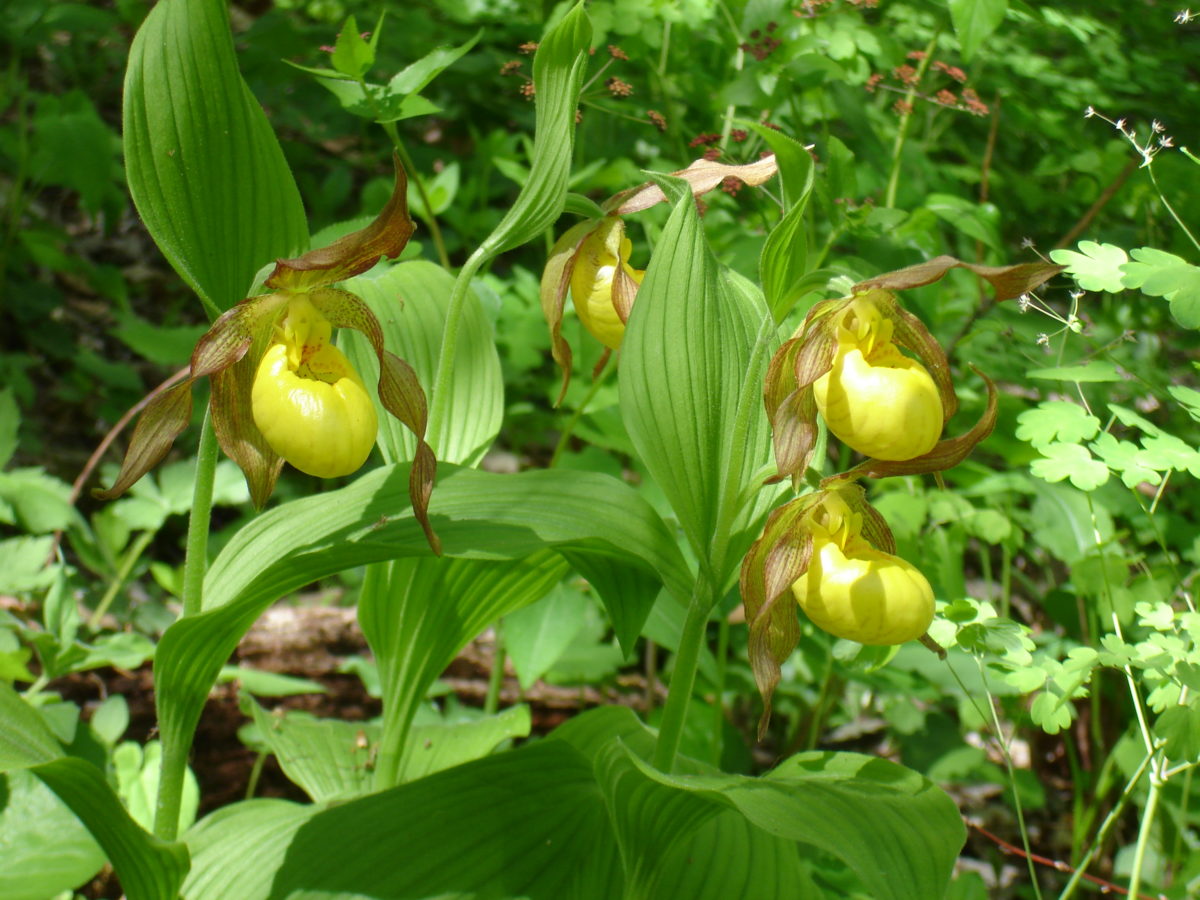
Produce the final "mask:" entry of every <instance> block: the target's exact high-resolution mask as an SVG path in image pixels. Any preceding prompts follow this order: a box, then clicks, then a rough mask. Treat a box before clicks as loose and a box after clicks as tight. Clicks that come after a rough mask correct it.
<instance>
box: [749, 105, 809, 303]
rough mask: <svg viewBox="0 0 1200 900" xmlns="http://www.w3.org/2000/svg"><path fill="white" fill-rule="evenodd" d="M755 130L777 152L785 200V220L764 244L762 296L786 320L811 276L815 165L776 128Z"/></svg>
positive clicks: (793, 141)
mask: <svg viewBox="0 0 1200 900" xmlns="http://www.w3.org/2000/svg"><path fill="white" fill-rule="evenodd" d="M752 127H753V128H754V130H755V131H756V132H757V133H758V134H759V136H760V137H762V138H763V140H765V141H766V142H767V144H768V146H770V147H771V149H772V150H774V151H775V158H776V159H777V160H778V161H779V172H780V175H781V177H782V179H783V194H784V197H785V199H786V203H785V205H784V216H783V219H782V220H781V221H780V222H779V223H778V224H777V225H776V226H775V227H774V228H772V229H771V233H770V234H768V235H767V239H766V241H764V242H763V249H762V256H761V257H760V258H759V263H758V268H759V272H760V274H761V277H762V285H763V293H764V294H765V295H766V298H767V305H768V306H769V307H770V308H771V315H772V316H774V317H775V321H776V322H782V321H783V320H784V319H785V318H787V314H788V313H789V312H790V311H791V309H792V306H793V305H794V304H795V302H796V300H797V299H799V297H800V293H799V292H800V290H801V289H802V287H801V286H802V285H803V284H804V276H805V275H806V274H807V273H808V229H807V227H806V225H805V221H804V211H805V209H806V208H807V207H808V198H809V196H810V195H811V194H812V188H813V177H814V166H813V159H812V156H811V154H809V152H808V150H806V149H805V148H804V145H803V144H801V143H800V142H799V141H796V140H793V139H792V138H790V137H788V136H787V135H785V134H783V133H782V132H779V131H776V130H775V129H773V128H767V127H766V126H763V125H759V124H757V123H754V124H753V126H752Z"/></svg>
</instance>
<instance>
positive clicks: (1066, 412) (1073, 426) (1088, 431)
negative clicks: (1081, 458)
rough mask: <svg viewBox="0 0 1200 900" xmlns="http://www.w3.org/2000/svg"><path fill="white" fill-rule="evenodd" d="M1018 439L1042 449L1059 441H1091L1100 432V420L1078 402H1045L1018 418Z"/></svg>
mask: <svg viewBox="0 0 1200 900" xmlns="http://www.w3.org/2000/svg"><path fill="white" fill-rule="evenodd" d="M1017 421H1018V422H1019V423H1020V424H1019V425H1018V426H1017V438H1018V439H1019V440H1022V441H1026V442H1028V443H1030V444H1032V445H1033V446H1034V447H1036V448H1037V449H1039V450H1041V449H1042V448H1043V447H1046V446H1047V445H1049V444H1052V443H1054V442H1055V441H1065V442H1068V443H1070V442H1075V443H1078V442H1079V441H1088V440H1091V439H1092V438H1094V437H1095V436H1096V432H1098V431H1099V430H1100V420H1099V419H1097V418H1096V417H1095V416H1093V415H1089V414H1088V412H1087V411H1086V410H1085V409H1084V408H1083V407H1082V406H1079V405H1078V404H1076V403H1071V402H1069V401H1067V400H1043V401H1042V402H1041V403H1039V404H1038V405H1037V406H1036V407H1034V408H1033V409H1027V410H1025V412H1023V413H1021V414H1020V415H1019V416H1017Z"/></svg>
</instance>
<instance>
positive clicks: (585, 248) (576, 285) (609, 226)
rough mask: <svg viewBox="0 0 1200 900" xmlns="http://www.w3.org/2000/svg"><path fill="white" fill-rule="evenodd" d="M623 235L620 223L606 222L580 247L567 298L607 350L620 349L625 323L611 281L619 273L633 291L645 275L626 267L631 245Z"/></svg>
mask: <svg viewBox="0 0 1200 900" xmlns="http://www.w3.org/2000/svg"><path fill="white" fill-rule="evenodd" d="M624 235H625V232H624V227H623V226H622V224H621V220H620V219H617V218H609V219H606V220H605V221H604V222H603V223H602V224H601V225H600V226H599V227H598V228H597V229H596V230H595V231H593V232H592V233H591V234H590V235H588V236H587V238H585V239H584V241H583V243H582V244H581V245H580V248H579V255H578V257H577V258H576V261H575V268H574V270H573V271H572V272H571V298H572V299H573V300H574V302H575V312H576V313H577V314H578V315H579V321H580V322H582V323H583V327H584V328H586V329H587V330H588V332H589V333H590V334H591V335H592V337H594V338H595V339H596V340H598V341H599V342H600V343H602V344H603V345H604V346H605V347H608V348H609V349H610V350H616V349H617V348H618V347H620V346H621V339H622V338H624V336H625V322H624V321H623V320H622V318H621V314H620V312H618V307H617V303H616V302H615V300H614V297H613V281H614V279H616V278H617V277H619V276H618V271H620V272H621V273H623V274H624V276H627V277H628V278H629V279H631V280H632V282H633V284H634V285H635V287H634V288H633V290H634V291H636V289H637V288H636V286H637V285H640V284H641V283H642V278H643V277H644V276H645V274H646V273H645V271H643V270H642V269H635V268H633V267H632V266H631V265H629V254H630V253H632V252H633V244H632V242H631V241H630V240H629V238H627V237H625V236H624Z"/></svg>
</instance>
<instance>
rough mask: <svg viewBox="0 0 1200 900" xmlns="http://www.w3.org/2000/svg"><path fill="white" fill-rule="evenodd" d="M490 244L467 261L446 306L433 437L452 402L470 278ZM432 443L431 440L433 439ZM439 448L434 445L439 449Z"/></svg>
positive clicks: (430, 431)
mask: <svg viewBox="0 0 1200 900" xmlns="http://www.w3.org/2000/svg"><path fill="white" fill-rule="evenodd" d="M489 252H490V248H488V247H487V245H486V243H485V245H484V246H481V247H480V248H479V249H478V250H476V251H475V252H474V253H472V254H471V256H470V258H469V259H468V260H467V262H466V264H465V265H463V267H462V269H460V270H459V273H458V278H457V279H456V280H455V282H454V289H453V290H452V291H451V292H450V303H449V305H448V308H447V309H446V327H445V330H443V331H442V348H441V351H440V352H439V354H438V368H437V375H436V377H435V378H434V381H433V398H432V400H431V401H430V402H431V408H430V410H429V425H428V427H427V429H426V433H427V434H428V435H429V436H430V438H433V437H436V435H437V433H438V429H439V428H440V427H441V425H442V422H443V420H444V419H445V417H446V411H447V408H448V406H449V404H450V377H451V375H452V374H453V372H454V354H455V351H456V349H457V347H458V331H459V326H460V325H461V324H462V317H463V309H464V307H465V306H466V302H467V292H468V291H469V290H470V289H471V279H472V278H473V277H474V276H475V273H476V272H478V271H479V269H480V267H481V266H482V265H483V264H484V261H485V260H486V259H487V257H488V254H489ZM430 443H431V444H432V443H433V442H432V440H430ZM439 449H440V448H439V447H436V446H435V447H434V448H433V450H434V452H435V453H436V452H437V451H438V450H439Z"/></svg>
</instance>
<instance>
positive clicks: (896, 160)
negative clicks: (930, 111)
mask: <svg viewBox="0 0 1200 900" xmlns="http://www.w3.org/2000/svg"><path fill="white" fill-rule="evenodd" d="M938 37H939V33H938V32H936V31H935V32H934V33H933V37H931V38H930V39H929V43H928V44H926V45H925V56H924V57H922V59H921V64H920V65H919V66H917V74H916V77H915V78H913V82H912V84H911V85H910V86H909V88H908V93H907V94H905V95H904V102H905V103H907V104H908V106H907V109H906V111H905V112H903V113H901V114H900V125H899V126H898V127H897V128H896V140H895V141H894V142H893V143H892V171H891V172H890V173H889V174H888V184H887V192H886V193H885V194H884V199H883V205H884V206H886V207H889V208H890V207H893V206H895V205H896V191H897V190H898V189H899V187H900V154H901V152H902V151H903V150H904V141H905V140H906V139H907V137H908V125H909V123H910V122H911V121H912V113H913V101H914V100H915V99H916V97H917V85H919V84H920V83H921V79H922V78H924V77H925V70H926V69H928V68H929V63H930V62H931V61H932V59H933V51H934V49H935V48H936V47H937V40H938Z"/></svg>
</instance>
